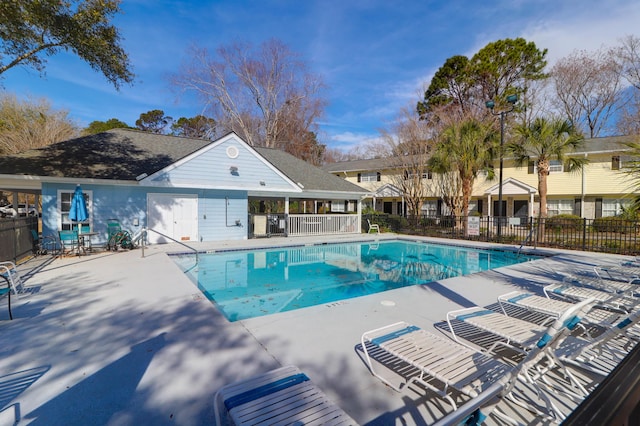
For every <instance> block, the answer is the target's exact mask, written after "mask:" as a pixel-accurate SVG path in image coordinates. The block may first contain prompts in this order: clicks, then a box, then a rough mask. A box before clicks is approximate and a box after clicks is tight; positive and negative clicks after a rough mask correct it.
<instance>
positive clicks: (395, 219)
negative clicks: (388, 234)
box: [386, 215, 409, 232]
mask: <svg viewBox="0 0 640 426" xmlns="http://www.w3.org/2000/svg"><path fill="white" fill-rule="evenodd" d="M386 226H387V227H389V228H390V229H391V230H392V231H394V232H398V231H400V230H402V229H405V228H407V227H408V226H409V221H408V220H407V219H406V218H405V217H403V216H391V215H390V216H389V217H387V223H386Z"/></svg>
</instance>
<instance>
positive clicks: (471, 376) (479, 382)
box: [361, 322, 511, 409]
mask: <svg viewBox="0 0 640 426" xmlns="http://www.w3.org/2000/svg"><path fill="white" fill-rule="evenodd" d="M361 343H362V349H363V351H364V355H365V359H366V362H367V365H368V367H369V370H370V371H371V374H373V375H374V376H376V377H378V378H379V379H380V380H382V381H383V382H384V383H386V384H387V385H389V386H391V387H392V388H393V389H394V390H396V391H400V390H401V389H402V388H403V387H404V386H405V385H408V384H409V383H411V382H418V383H420V384H421V385H422V386H425V387H426V388H428V389H431V390H432V391H434V392H436V393H437V394H438V395H440V397H442V398H443V399H445V400H446V401H448V402H449V404H451V406H452V407H453V408H454V409H456V408H457V405H456V402H455V401H454V399H453V397H452V396H451V389H455V390H456V391H458V392H460V393H461V394H463V395H467V396H469V397H475V396H477V395H478V394H479V393H481V392H482V391H483V390H486V389H487V388H488V387H489V386H490V385H491V384H492V383H494V382H495V381H497V380H498V379H499V378H501V377H502V376H504V374H505V373H506V372H508V371H509V370H511V367H509V366H507V365H506V364H504V363H502V362H500V361H497V360H495V359H493V358H492V357H491V356H488V355H486V354H483V353H481V352H479V351H477V350H474V349H472V348H469V347H466V346H462V345H460V344H459V343H456V342H454V341H453V340H451V339H447V338H446V337H440V336H436V335H435V334H432V333H430V332H428V331H426V330H424V329H421V328H419V327H416V326H413V325H410V324H408V323H406V322H397V323H394V324H390V325H387V326H385V327H380V328H376V329H374V330H370V331H367V332H365V333H364V334H363V335H362V339H361ZM372 347H373V348H379V349H381V350H383V351H384V352H386V353H389V354H391V355H393V356H394V357H395V358H398V359H400V360H402V361H404V362H406V363H407V364H409V365H410V366H412V367H414V368H415V369H416V370H417V371H418V372H419V374H417V375H414V376H413V377H409V378H407V380H406V384H405V385H402V386H398V385H395V384H393V383H391V382H390V381H389V380H387V379H386V378H385V377H384V376H383V375H381V374H379V373H378V372H377V370H376V369H375V368H374V363H373V362H372V356H371V353H370V351H371V348H372ZM429 379H436V380H437V381H438V382H439V386H438V385H437V384H436V383H434V382H433V380H429Z"/></svg>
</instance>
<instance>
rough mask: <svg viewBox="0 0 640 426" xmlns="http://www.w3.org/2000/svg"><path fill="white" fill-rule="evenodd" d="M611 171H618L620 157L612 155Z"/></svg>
mask: <svg viewBox="0 0 640 426" xmlns="http://www.w3.org/2000/svg"><path fill="white" fill-rule="evenodd" d="M611 170H620V156H619V155H614V156H613V157H611Z"/></svg>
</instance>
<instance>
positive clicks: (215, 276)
mask: <svg viewBox="0 0 640 426" xmlns="http://www.w3.org/2000/svg"><path fill="white" fill-rule="evenodd" d="M172 258H173V260H174V261H175V262H176V263H177V264H178V266H180V267H181V268H182V270H183V271H185V274H187V275H188V276H189V278H190V279H191V280H192V281H193V282H194V283H195V284H196V285H197V286H198V288H199V289H200V290H201V291H202V293H203V294H204V295H205V296H206V297H207V298H208V299H209V300H211V301H213V302H214V303H215V304H216V305H217V306H218V308H219V309H220V310H221V311H222V312H223V313H224V315H225V316H226V318H227V319H228V320H229V321H238V320H242V319H247V318H253V317H258V316H263V315H269V314H273V313H277V312H284V311H290V310H294V309H300V308H305V307H309V306H314V305H319V304H324V303H330V302H336V301H339V300H344V299H350V298H353V297H359V296H365V295H369V294H374V293H379V292H382V291H387V290H392V289H396V288H401V287H406V286H412V285H416V284H425V283H429V282H432V281H437V280H441V279H444V278H451V277H455V276H460V275H468V274H472V273H475V272H479V271H485V270H488V269H495V268H499V267H502V266H508V265H513V264H516V263H521V262H526V261H529V260H532V259H537V258H538V257H535V256H525V255H517V254H516V253H513V252H509V251H500V250H484V249H475V248H466V247H459V246H451V245H439V244H432V243H425V242H415V241H406V240H390V241H381V242H371V241H368V242H356V243H336V244H318V245H310V246H295V247H279V248H269V249H260V250H250V251H245V250H243V251H224V252H217V253H203V254H200V255H199V256H198V262H197V263H196V261H195V256H194V255H175V256H172Z"/></svg>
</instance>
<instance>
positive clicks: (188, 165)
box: [152, 137, 297, 191]
mask: <svg viewBox="0 0 640 426" xmlns="http://www.w3.org/2000/svg"><path fill="white" fill-rule="evenodd" d="M229 147H235V149H237V152H238V156H237V158H229V156H228V155H227V148H229ZM232 168H235V169H237V172H235V171H234V172H232ZM152 182H154V183H156V184H157V183H162V184H166V185H169V186H181V187H199V188H238V189H243V190H247V189H254V188H255V189H260V190H265V189H266V190H294V191H295V190H297V187H294V186H293V185H292V184H291V183H290V182H289V181H288V180H286V179H285V178H283V177H282V176H281V175H279V174H278V173H277V172H276V171H274V170H273V169H272V168H271V167H269V166H268V165H267V164H265V163H264V162H263V161H262V160H261V157H260V156H259V155H258V154H257V153H255V152H254V151H253V150H251V149H250V148H248V147H247V145H246V144H244V143H242V142H240V141H239V140H238V139H236V138H235V137H230V138H228V139H226V140H223V141H222V142H221V143H220V144H218V145H215V146H213V147H212V148H211V149H209V150H208V151H204V152H202V153H200V154H199V155H198V156H196V157H194V158H191V159H189V160H187V161H185V162H184V163H182V164H181V165H179V166H177V167H176V168H174V169H172V170H169V171H168V172H166V173H163V174H161V175H159V176H154V177H153V179H152ZM261 182H263V183H264V185H261Z"/></svg>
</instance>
